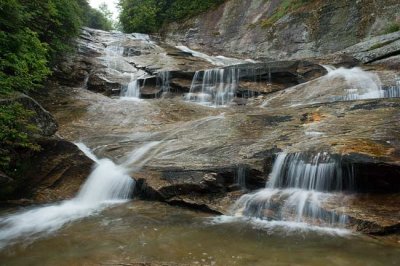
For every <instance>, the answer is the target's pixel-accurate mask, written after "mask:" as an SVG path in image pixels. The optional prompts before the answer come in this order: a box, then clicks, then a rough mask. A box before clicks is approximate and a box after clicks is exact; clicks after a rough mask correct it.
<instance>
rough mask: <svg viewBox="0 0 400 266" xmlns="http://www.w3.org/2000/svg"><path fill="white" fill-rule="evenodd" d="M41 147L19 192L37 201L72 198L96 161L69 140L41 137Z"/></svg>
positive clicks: (29, 165)
mask: <svg viewBox="0 0 400 266" xmlns="http://www.w3.org/2000/svg"><path fill="white" fill-rule="evenodd" d="M39 145H40V146H41V151H40V152H37V153H34V154H33V155H32V156H31V159H30V161H29V162H27V166H28V167H27V168H26V169H27V170H26V172H25V173H24V175H23V176H24V178H23V182H20V187H19V188H17V189H16V195H19V196H20V197H27V195H29V198H31V199H32V200H34V202H36V203H48V202H54V201H59V200H64V199H69V198H72V197H74V196H75V195H76V193H77V192H78V191H79V188H80V187H81V185H82V184H83V182H84V181H85V180H86V178H87V177H88V176H89V174H90V172H91V170H92V167H93V164H94V162H93V161H92V160H91V159H89V158H88V157H86V155H85V154H83V152H82V151H80V150H79V148H78V147H77V146H76V145H75V144H73V143H71V142H68V141H65V140H62V139H57V138H51V139H49V138H47V139H41V140H40V141H39Z"/></svg>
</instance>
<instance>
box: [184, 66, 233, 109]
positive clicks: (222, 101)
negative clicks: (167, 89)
mask: <svg viewBox="0 0 400 266" xmlns="http://www.w3.org/2000/svg"><path fill="white" fill-rule="evenodd" d="M238 85H239V69H236V68H228V69H208V70H205V71H197V72H196V73H195V75H194V77H193V81H192V85H191V86H190V92H189V93H188V94H186V95H185V99H186V100H187V101H191V102H196V103H200V104H203V105H207V106H214V107H218V106H225V105H227V104H229V103H230V102H231V101H232V100H233V98H234V97H235V95H236V90H237V88H238Z"/></svg>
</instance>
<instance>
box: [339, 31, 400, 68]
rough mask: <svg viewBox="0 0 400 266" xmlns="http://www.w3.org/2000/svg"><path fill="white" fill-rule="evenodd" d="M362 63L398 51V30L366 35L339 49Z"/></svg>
mask: <svg viewBox="0 0 400 266" xmlns="http://www.w3.org/2000/svg"><path fill="white" fill-rule="evenodd" d="M341 53H345V54H349V55H351V56H353V57H354V58H356V59H357V60H359V61H360V62H362V63H371V62H374V61H377V60H380V59H385V58H388V57H391V56H393V55H398V54H399V53H400V31H397V32H393V33H390V34H386V35H381V36H376V37H372V38H370V37H368V38H366V39H364V40H363V41H361V42H360V43H357V44H355V45H353V46H351V47H348V48H346V49H344V50H343V51H341Z"/></svg>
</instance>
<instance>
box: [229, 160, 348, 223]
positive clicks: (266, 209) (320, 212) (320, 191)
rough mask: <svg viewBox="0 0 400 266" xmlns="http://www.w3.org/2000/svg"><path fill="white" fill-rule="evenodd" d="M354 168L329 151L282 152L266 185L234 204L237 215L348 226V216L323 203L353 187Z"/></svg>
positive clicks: (290, 221) (276, 220)
mask: <svg viewBox="0 0 400 266" xmlns="http://www.w3.org/2000/svg"><path fill="white" fill-rule="evenodd" d="M353 176H354V173H353V169H352V167H351V166H343V165H342V164H341V162H340V159H339V158H334V157H332V156H331V155H329V154H327V153H318V154H315V155H309V154H304V153H295V154H286V153H280V154H279V155H278V156H277V158H276V160H275V163H274V166H273V169H272V172H271V174H270V179H269V181H268V182H267V185H266V188H265V189H262V190H259V191H257V192H255V193H250V194H246V195H244V196H242V197H241V198H240V199H239V200H238V201H237V202H236V203H235V205H234V207H233V210H232V212H233V214H234V215H235V216H242V217H243V216H244V217H253V218H257V219H261V220H264V221H274V223H277V222H278V224H279V225H286V226H289V227H290V226H294V227H300V228H308V227H309V226H311V225H313V226H317V227H318V228H320V227H339V228H342V227H344V226H345V224H346V221H347V216H346V215H344V214H341V213H340V212H334V211H330V212H328V211H325V210H324V209H323V203H324V201H325V200H327V199H329V198H330V197H332V196H335V195H338V193H340V192H342V191H347V190H349V191H351V190H352V189H353V188H354V184H353V183H354V182H353Z"/></svg>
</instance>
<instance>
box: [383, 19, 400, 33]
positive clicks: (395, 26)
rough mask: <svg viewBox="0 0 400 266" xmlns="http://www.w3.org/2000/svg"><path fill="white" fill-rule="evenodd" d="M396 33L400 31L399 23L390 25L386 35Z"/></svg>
mask: <svg viewBox="0 0 400 266" xmlns="http://www.w3.org/2000/svg"><path fill="white" fill-rule="evenodd" d="M396 31H400V23H399V22H394V23H391V24H389V25H388V26H387V27H386V29H385V31H384V34H389V33H393V32H396Z"/></svg>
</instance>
